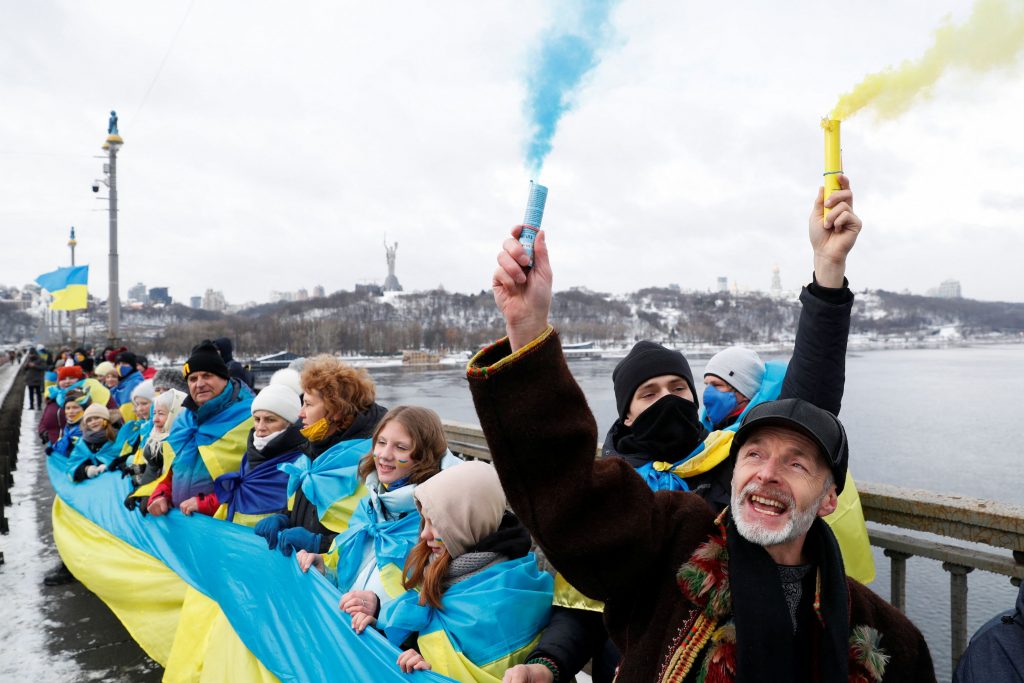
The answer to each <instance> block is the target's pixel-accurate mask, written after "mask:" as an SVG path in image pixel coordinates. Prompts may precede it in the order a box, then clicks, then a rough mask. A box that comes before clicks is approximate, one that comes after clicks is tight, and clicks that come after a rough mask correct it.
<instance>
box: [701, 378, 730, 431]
mask: <svg viewBox="0 0 1024 683" xmlns="http://www.w3.org/2000/svg"><path fill="white" fill-rule="evenodd" d="M734 410H736V393H735V392H733V391H721V390H719V389H716V388H715V387H713V386H711V385H710V384H709V385H707V386H706V387H704V416H705V420H706V421H705V426H708V427H709V428H710V429H714V428H715V426H716V425H718V424H720V423H721V422H722V421H723V420H725V418H726V417H728V416H729V414H730V413H732V411H734Z"/></svg>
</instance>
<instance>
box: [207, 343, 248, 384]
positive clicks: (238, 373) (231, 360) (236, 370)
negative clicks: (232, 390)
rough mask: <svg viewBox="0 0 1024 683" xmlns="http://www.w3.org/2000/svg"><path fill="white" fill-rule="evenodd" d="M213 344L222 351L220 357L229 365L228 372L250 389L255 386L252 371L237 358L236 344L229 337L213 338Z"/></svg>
mask: <svg viewBox="0 0 1024 683" xmlns="http://www.w3.org/2000/svg"><path fill="white" fill-rule="evenodd" d="M213 345H214V346H216V347H217V350H218V351H220V357H221V358H222V359H223V360H224V364H225V365H227V366H228V374H229V375H231V376H232V377H234V378H235V379H237V380H239V381H240V382H243V383H245V384H246V385H247V386H248V387H249V388H250V389H253V388H255V387H254V386H253V383H254V382H255V379H254V378H253V375H252V373H251V372H249V371H248V370H246V369H245V366H243V365H242V364H241V363H239V362H238V361H237V360H235V356H234V353H235V345H234V343H233V342H232V341H231V339H230V338H228V337H219V338H217V339H214V340H213Z"/></svg>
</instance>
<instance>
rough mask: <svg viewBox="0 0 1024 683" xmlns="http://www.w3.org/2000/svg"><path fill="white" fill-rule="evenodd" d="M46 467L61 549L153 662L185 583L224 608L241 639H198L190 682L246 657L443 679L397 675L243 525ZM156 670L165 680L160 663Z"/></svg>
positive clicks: (316, 586)
mask: <svg viewBox="0 0 1024 683" xmlns="http://www.w3.org/2000/svg"><path fill="white" fill-rule="evenodd" d="M47 466H48V469H49V475H50V480H51V482H52V483H53V487H54V490H55V492H56V498H55V500H54V508H53V527H54V540H55V542H56V544H57V547H58V549H59V550H60V553H61V556H62V557H63V558H64V559H65V561H66V562H67V565H68V567H69V568H70V569H71V571H72V572H73V573H74V574H75V575H76V576H77V577H78V578H79V579H80V580H81V581H82V582H83V584H84V585H85V586H86V587H87V588H88V589H89V590H91V591H93V592H94V593H96V594H97V595H98V596H100V597H101V598H102V599H103V600H104V601H105V602H106V603H107V604H108V605H110V607H111V609H113V610H114V613H115V614H116V615H117V616H118V618H119V619H120V620H121V621H122V623H124V625H125V627H126V628H127V630H128V632H129V633H130V634H131V635H132V637H133V638H135V639H136V640H137V641H138V642H139V644H140V645H141V646H142V647H143V649H144V650H146V652H147V654H149V655H150V656H151V657H152V658H153V659H155V660H156V661H157V662H159V663H160V664H162V665H165V666H166V665H168V663H169V662H170V664H171V666H173V664H174V661H173V660H174V657H173V656H172V655H173V652H172V650H173V645H174V638H175V635H176V633H180V630H181V629H178V625H179V617H180V615H181V610H182V604H183V601H184V600H185V596H186V595H187V594H189V589H190V588H191V589H194V591H198V593H201V594H202V595H203V596H206V598H208V599H209V600H210V601H212V602H213V603H215V606H216V608H217V609H219V610H220V612H223V618H224V619H225V620H226V621H227V624H228V625H229V626H230V630H228V631H226V632H222V631H220V630H218V633H220V634H221V635H222V636H225V637H227V638H228V640H231V639H232V638H235V637H236V636H237V640H238V642H239V643H241V645H240V646H238V647H235V646H232V648H231V649H230V650H225V649H224V648H220V647H216V646H215V644H214V643H207V646H208V649H207V653H208V654H207V655H206V659H205V660H204V661H202V662H201V664H202V669H203V670H202V671H201V677H200V678H199V680H207V679H208V678H210V677H211V676H212V677H214V679H216V677H217V675H218V674H217V673H215V672H216V671H232V672H234V674H235V677H234V678H232V677H228V678H220V680H248V678H247V677H246V676H247V674H246V672H250V671H253V670H254V669H253V668H252V661H251V660H252V658H253V657H255V658H256V659H257V660H258V661H259V663H260V664H261V665H262V666H263V667H265V668H266V670H267V671H269V672H270V673H272V674H273V676H276V677H277V678H278V679H280V680H282V681H288V682H292V681H294V682H299V681H327V680H338V681H382V682H392V681H393V682H395V683H398V682H399V681H410V680H411V681H414V682H415V681H420V682H421V683H422V682H424V681H443V680H447V679H444V678H443V677H442V676H440V675H438V674H437V673H434V672H427V671H424V672H417V673H415V674H411V678H410V674H403V673H401V671H400V670H399V669H398V666H397V664H396V661H397V659H398V655H399V652H398V650H397V648H395V647H394V646H392V645H391V644H389V643H388V642H387V641H386V640H385V639H384V638H383V636H381V634H379V633H377V632H376V631H373V629H369V630H368V631H367V632H366V633H363V634H362V635H357V634H356V633H355V632H354V631H353V630H352V627H351V617H350V616H349V615H347V614H345V613H344V612H342V611H341V610H339V609H338V601H339V599H340V598H341V591H340V590H338V588H336V587H335V586H334V585H333V584H331V582H330V581H328V580H327V578H326V577H324V576H323V575H321V574H320V573H319V572H316V571H311V572H309V573H307V574H303V573H302V572H301V571H300V570H299V567H298V564H297V563H296V561H295V558H294V557H291V558H288V557H284V556H283V555H281V554H280V553H277V552H270V551H268V550H267V548H266V543H265V542H264V541H263V539H262V538H260V537H258V536H256V535H255V534H253V533H252V530H251V529H248V528H246V527H242V526H239V525H237V524H232V523H230V522H225V521H221V520H216V519H212V518H210V517H205V516H203V515H193V516H191V517H186V516H184V515H183V514H181V513H180V512H178V511H177V510H172V511H171V512H170V513H168V514H167V515H165V516H162V517H143V516H141V515H139V514H138V513H137V512H129V511H128V510H126V509H125V508H124V506H123V505H122V504H121V501H122V500H123V498H124V497H125V495H126V494H127V493H128V491H129V489H130V486H131V485H130V483H129V482H128V480H127V479H123V478H122V477H120V476H119V475H118V474H117V473H105V474H101V475H100V476H98V477H96V478H95V479H89V480H87V481H84V482H82V483H81V484H73V483H72V482H70V481H68V479H67V478H66V477H65V476H64V474H63V471H62V470H61V468H60V466H59V464H58V463H56V462H55V460H54V458H50V459H49V460H48V462H47ZM548 599H549V600H550V595H549V596H548ZM209 612H210V613H211V614H212V613H214V612H215V610H214V609H211V610H209ZM218 618H220V617H218ZM205 626H206V625H205V624H198V625H194V624H193V625H190V624H182V628H184V629H193V630H195V629H199V630H202V628H205ZM232 634H233V635H232ZM218 642H224V641H218ZM179 645H180V643H179ZM225 658H227V659H230V661H225ZM166 675H167V676H168V678H169V679H173V678H174V673H173V672H172V671H170V670H168V671H167V673H166Z"/></svg>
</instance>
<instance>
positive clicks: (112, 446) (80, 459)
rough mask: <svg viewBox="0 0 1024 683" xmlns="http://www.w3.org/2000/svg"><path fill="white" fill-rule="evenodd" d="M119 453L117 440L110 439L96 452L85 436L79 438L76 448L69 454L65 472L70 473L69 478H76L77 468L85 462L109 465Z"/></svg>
mask: <svg viewBox="0 0 1024 683" xmlns="http://www.w3.org/2000/svg"><path fill="white" fill-rule="evenodd" d="M117 455H118V448H117V441H108V442H107V443H105V444H103V446H102V447H101V448H100V449H99V450H97V451H96V452H95V453H93V452H92V450H90V448H89V444H88V443H87V442H86V440H85V439H84V438H80V439H78V441H76V442H75V446H74V448H72V449H71V452H70V453H69V454H68V459H67V465H66V468H65V473H66V474H67V475H68V479H69V480H72V481H73V480H74V478H75V470H77V469H78V468H79V467H81V466H82V465H84V464H90V465H109V464H110V463H111V462H113V461H114V458H116V457H117Z"/></svg>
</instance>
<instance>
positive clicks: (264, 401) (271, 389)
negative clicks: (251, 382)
mask: <svg viewBox="0 0 1024 683" xmlns="http://www.w3.org/2000/svg"><path fill="white" fill-rule="evenodd" d="M301 407H302V406H301V405H300V404H299V395H298V394H296V393H295V392H294V391H292V390H291V389H289V388H288V387H286V386H285V385H283V384H271V385H270V386H268V387H266V388H264V389H263V390H262V391H261V392H260V393H258V394H257V395H256V398H254V399H253V400H252V413H253V415H255V414H256V411H257V410H267V411H270V412H271V413H274V414H275V415H279V416H280V417H282V418H284V420H285V421H286V422H289V423H291V422H295V421H296V420H298V419H299V409H300V408H301Z"/></svg>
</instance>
